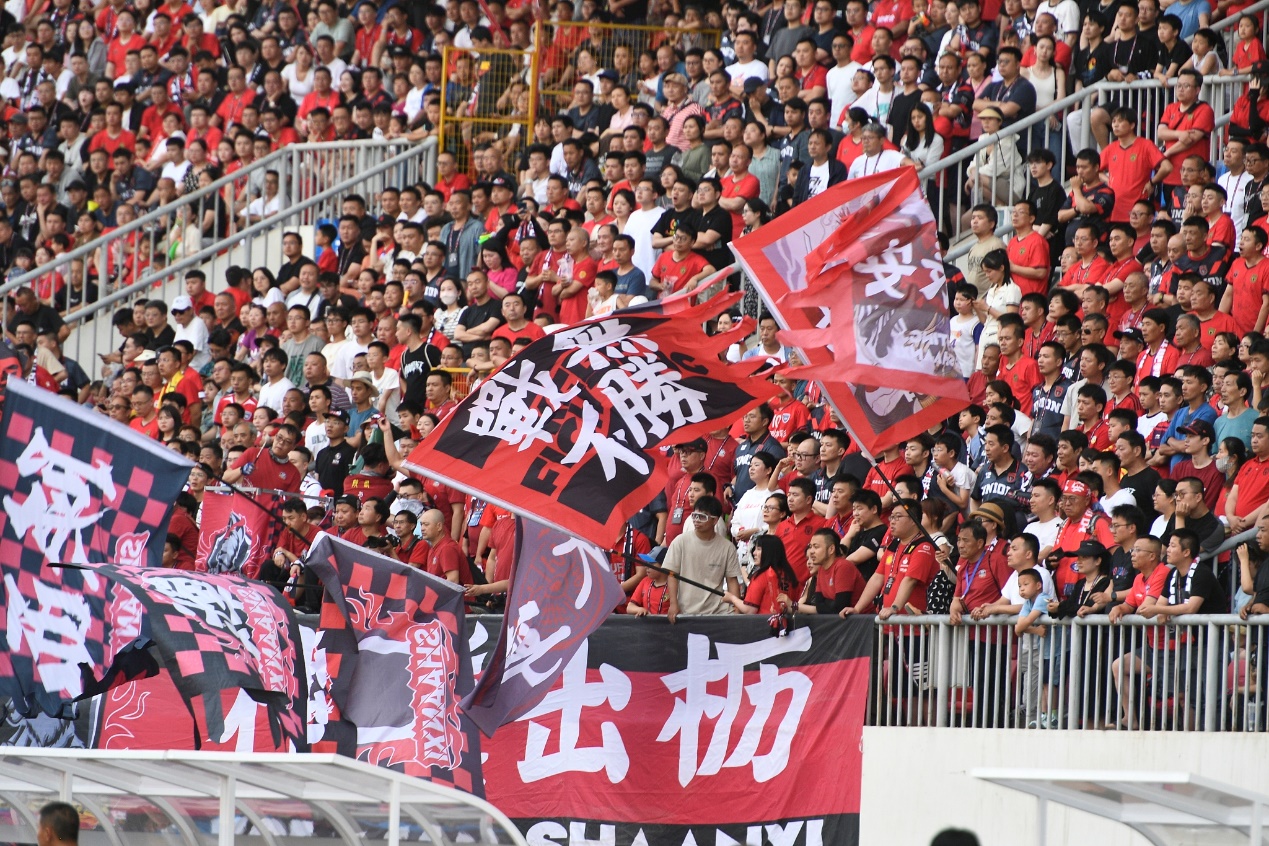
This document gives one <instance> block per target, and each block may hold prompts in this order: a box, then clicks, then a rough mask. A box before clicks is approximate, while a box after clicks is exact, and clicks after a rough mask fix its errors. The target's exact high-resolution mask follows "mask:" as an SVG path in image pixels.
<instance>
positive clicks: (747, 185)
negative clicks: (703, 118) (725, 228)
mask: <svg viewBox="0 0 1269 846" xmlns="http://www.w3.org/2000/svg"><path fill="white" fill-rule="evenodd" d="M812 55H814V52H813V51H812ZM751 161H753V151H752V150H750V149H749V147H748V146H747V145H745V144H737V145H736V146H735V147H732V149H731V156H730V158H729V159H728V161H727V164H728V166H729V167H730V168H731V171H730V172H729V173H727V174H726V175H725V176H724V175H719V177H718V181H719V183H720V184H721V185H722V188H723V192H722V196H721V197H719V200H718V204H719V205H720V206H722V207H723V208H724V209H726V210H727V211H728V212H730V213H731V231H732V234H733V235H735V236H739V235H740V233H741V232H744V231H745V222H744V220H743V219H742V218H741V215H740V213H741V212H742V211H743V210H744V208H745V203H746V202H747V201H749V200H752V199H754V198H755V197H757V196H758V192H759V191H760V190H761V186H760V185H759V184H758V177H756V176H754V175H753V174H752V173H750V172H749V163H750V162H751Z"/></svg>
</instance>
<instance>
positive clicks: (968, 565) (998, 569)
mask: <svg viewBox="0 0 1269 846" xmlns="http://www.w3.org/2000/svg"><path fill="white" fill-rule="evenodd" d="M1011 572H1012V571H1011V570H1010V569H1009V565H1008V564H1006V563H1005V558H1004V557H1003V556H1000V555H993V554H992V553H991V551H990V550H987V549H984V550H983V554H982V556H981V557H979V558H978V560H976V561H970V560H968V559H963V560H962V561H961V562H960V566H959V567H957V569H956V595H957V596H959V597H960V598H961V602H963V603H964V605H965V610H967V611H973V610H974V609H975V608H978V607H979V606H980V605H989V604H991V603H992V602H995V601H996V600H997V599H1000V593H1001V591H1002V590H1003V589H1004V586H1005V582H1007V581H1009V574H1010V573H1011Z"/></svg>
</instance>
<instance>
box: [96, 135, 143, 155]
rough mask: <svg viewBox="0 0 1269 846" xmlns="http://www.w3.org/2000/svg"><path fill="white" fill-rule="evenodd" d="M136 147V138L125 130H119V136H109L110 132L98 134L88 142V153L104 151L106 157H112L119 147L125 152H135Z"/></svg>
mask: <svg viewBox="0 0 1269 846" xmlns="http://www.w3.org/2000/svg"><path fill="white" fill-rule="evenodd" d="M136 146H137V136H135V135H133V134H132V133H131V132H129V131H128V130H126V129H121V130H119V134H118V135H116V136H111V134H110V130H108V129H107V130H106V131H105V132H98V133H97V134H96V135H94V136H93V137H92V140H91V141H89V142H88V152H90V153H91V152H93V151H95V150H105V151H106V155H108V156H110V157H112V158H113V157H114V154H115V151H116V150H118V149H119V148H120V147H122V148H124V149H127V150H135V149H136Z"/></svg>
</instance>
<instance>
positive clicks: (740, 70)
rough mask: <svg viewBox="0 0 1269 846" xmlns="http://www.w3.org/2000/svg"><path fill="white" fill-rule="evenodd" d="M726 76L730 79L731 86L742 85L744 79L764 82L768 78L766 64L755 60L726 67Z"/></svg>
mask: <svg viewBox="0 0 1269 846" xmlns="http://www.w3.org/2000/svg"><path fill="white" fill-rule="evenodd" d="M727 75H728V76H730V77H731V84H732V85H744V84H745V80H746V79H761V80H762V81H763V82H766V81H767V78H768V76H769V74H768V73H767V64H766V62H760V61H758V60H757V59H754V60H753V61H751V62H745V63H743V64H742V63H740V62H736V63H734V64H730V65H728V66H727Z"/></svg>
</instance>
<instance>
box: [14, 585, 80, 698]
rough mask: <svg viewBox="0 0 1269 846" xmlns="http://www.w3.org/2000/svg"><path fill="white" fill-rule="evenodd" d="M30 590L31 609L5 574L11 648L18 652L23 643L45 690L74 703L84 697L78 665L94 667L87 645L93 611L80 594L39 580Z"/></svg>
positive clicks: (16, 586)
mask: <svg viewBox="0 0 1269 846" xmlns="http://www.w3.org/2000/svg"><path fill="white" fill-rule="evenodd" d="M94 578H96V577H95V576H94ZM34 586H35V607H34V608H32V607H31V606H30V605H28V604H27V599H26V597H24V596H23V595H22V594H21V593H20V592H19V590H18V583H17V580H16V579H15V578H14V577H13V576H12V574H9V573H5V575H4V587H5V591H6V593H8V596H9V613H8V621H7V622H8V634H9V649H10V650H11V651H12V652H14V653H19V652H21V651H22V648H23V647H22V645H23V642H25V643H26V651H27V652H29V653H30V655H31V660H33V661H34V662H35V669H36V671H37V672H38V673H39V677H40V682H41V683H42V684H43V686H44V689H45V690H47V691H48V692H49V693H52V694H55V695H57V696H59V697H62V698H66V699H74V698H75V697H76V696H79V695H80V694H81V693H83V692H84V690H83V679H82V677H81V675H80V668H79V665H80V664H87V665H89V666H92V665H93V657H92V655H91V654H90V653H89V651H88V646H87V640H88V630H89V628H90V627H91V626H92V622H93V617H92V610H91V609H90V608H89V607H88V600H86V599H85V598H84V596H83V594H82V593H79V592H76V593H71V592H70V591H66V590H61V589H59V588H57V587H55V586H53V585H49V584H45V583H44V582H42V581H40V580H39V579H36V580H35V582H34Z"/></svg>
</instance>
